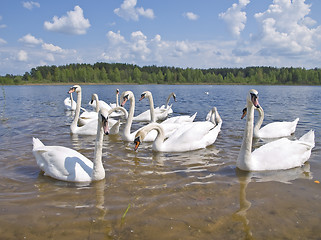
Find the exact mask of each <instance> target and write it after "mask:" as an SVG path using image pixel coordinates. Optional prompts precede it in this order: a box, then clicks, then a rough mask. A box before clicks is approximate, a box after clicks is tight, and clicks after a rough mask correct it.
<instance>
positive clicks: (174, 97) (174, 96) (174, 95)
mask: <svg viewBox="0 0 321 240" xmlns="http://www.w3.org/2000/svg"><path fill="white" fill-rule="evenodd" d="M172 96H173V99H174V102H177V100H176V94H175V93H172Z"/></svg>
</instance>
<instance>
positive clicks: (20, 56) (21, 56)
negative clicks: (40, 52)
mask: <svg viewBox="0 0 321 240" xmlns="http://www.w3.org/2000/svg"><path fill="white" fill-rule="evenodd" d="M18 60H19V61H21V62H26V61H27V60H28V54H27V52H26V51H24V50H20V51H19V52H18Z"/></svg>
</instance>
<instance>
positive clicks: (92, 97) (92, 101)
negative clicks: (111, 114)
mask: <svg viewBox="0 0 321 240" xmlns="http://www.w3.org/2000/svg"><path fill="white" fill-rule="evenodd" d="M96 99H97V100H98V95H97V94H96V93H93V95H91V101H90V104H93V103H94V101H95V100H96Z"/></svg>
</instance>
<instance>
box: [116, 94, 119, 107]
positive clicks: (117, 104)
mask: <svg viewBox="0 0 321 240" xmlns="http://www.w3.org/2000/svg"><path fill="white" fill-rule="evenodd" d="M118 95H119V93H117V94H116V107H119V100H118Z"/></svg>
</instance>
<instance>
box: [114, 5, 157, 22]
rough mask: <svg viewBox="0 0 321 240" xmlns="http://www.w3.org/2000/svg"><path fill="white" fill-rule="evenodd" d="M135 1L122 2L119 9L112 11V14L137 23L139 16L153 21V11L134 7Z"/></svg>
mask: <svg viewBox="0 0 321 240" xmlns="http://www.w3.org/2000/svg"><path fill="white" fill-rule="evenodd" d="M136 4H137V0H124V2H123V3H122V4H121V5H120V8H116V9H114V13H115V14H116V15H117V16H119V17H121V18H124V19H126V20H134V21H138V20H139V16H143V17H146V18H150V19H153V18H154V17H155V16H154V11H153V10H152V9H150V8H148V9H146V10H145V9H144V8H142V7H136Z"/></svg>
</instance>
